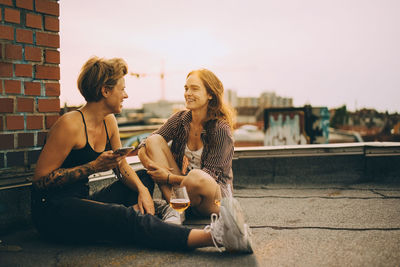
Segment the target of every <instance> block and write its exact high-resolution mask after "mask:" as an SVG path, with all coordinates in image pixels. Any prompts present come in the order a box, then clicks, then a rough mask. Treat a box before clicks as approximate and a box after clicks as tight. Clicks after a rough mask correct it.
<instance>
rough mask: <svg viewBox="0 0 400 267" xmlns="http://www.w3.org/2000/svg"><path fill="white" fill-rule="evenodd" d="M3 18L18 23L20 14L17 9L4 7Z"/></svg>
mask: <svg viewBox="0 0 400 267" xmlns="http://www.w3.org/2000/svg"><path fill="white" fill-rule="evenodd" d="M4 20H5V21H7V22H12V23H20V21H21V14H20V12H19V10H17V9H11V8H5V9H4Z"/></svg>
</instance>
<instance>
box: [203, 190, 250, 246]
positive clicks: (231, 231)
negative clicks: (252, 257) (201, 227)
mask: <svg viewBox="0 0 400 267" xmlns="http://www.w3.org/2000/svg"><path fill="white" fill-rule="evenodd" d="M205 230H206V231H210V232H211V237H212V239H213V243H214V245H215V247H216V248H217V249H218V250H219V251H221V249H220V248H219V247H220V246H223V247H225V249H226V250H227V251H230V252H243V253H253V249H252V248H251V240H250V234H251V233H250V229H249V227H248V225H247V224H245V223H244V218H243V213H242V210H241V208H240V205H239V202H238V201H237V200H236V199H234V198H223V199H222V201H221V207H220V216H219V218H218V216H217V215H216V214H215V213H213V214H212V215H211V224H210V225H208V226H206V228H205Z"/></svg>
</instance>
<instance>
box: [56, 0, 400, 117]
mask: <svg viewBox="0 0 400 267" xmlns="http://www.w3.org/2000/svg"><path fill="white" fill-rule="evenodd" d="M59 3H60V40H61V47H60V52H61V64H60V68H61V79H60V83H61V96H60V101H61V105H64V103H67V104H68V105H80V104H83V103H84V99H83V97H82V96H81V95H80V94H79V90H78V89H77V86H76V80H77V77H78V75H79V71H80V68H81V67H82V65H83V64H84V63H85V61H86V60H87V59H89V58H90V57H91V56H98V57H105V58H112V57H121V58H124V59H125V60H126V61H127V63H128V65H129V71H131V72H135V73H141V74H145V76H144V77H142V78H136V77H134V76H131V75H127V76H126V88H127V92H128V95H129V98H128V99H126V100H125V102H124V107H125V108H139V107H141V105H142V104H143V103H146V102H155V101H157V100H159V99H161V97H162V88H164V94H165V99H166V100H171V101H176V100H178V101H179V100H181V101H183V92H184V87H183V86H184V84H185V78H186V75H187V73H189V72H190V71H191V70H194V69H198V68H207V69H209V70H211V71H213V72H214V73H215V74H216V75H217V76H218V77H219V78H220V80H221V81H222V83H223V84H224V87H225V90H227V89H231V90H235V91H236V92H237V94H238V96H239V97H258V96H259V95H260V94H261V93H262V92H275V93H276V94H277V95H280V96H283V97H290V98H293V103H294V105H295V106H296V107H298V106H303V105H305V104H311V105H312V106H326V107H328V108H337V107H340V106H342V105H346V106H347V109H348V110H351V111H354V110H357V109H361V108H374V109H377V110H378V111H381V112H383V111H389V112H400V105H399V103H398V102H399V99H400V16H399V14H400V1H398V0H202V1H198V0H141V1H139V0H113V1H110V0H85V1H82V0H65V1H64V0H63V1H59ZM161 72H164V73H165V79H164V86H163V85H162V82H161V79H160V73H161Z"/></svg>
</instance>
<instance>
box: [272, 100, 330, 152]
mask: <svg viewBox="0 0 400 267" xmlns="http://www.w3.org/2000/svg"><path fill="white" fill-rule="evenodd" d="M264 129H265V139H264V145H265V146H279V145H302V144H326V143H328V142H329V110H328V108H326V107H311V106H304V107H303V108H270V109H265V110H264Z"/></svg>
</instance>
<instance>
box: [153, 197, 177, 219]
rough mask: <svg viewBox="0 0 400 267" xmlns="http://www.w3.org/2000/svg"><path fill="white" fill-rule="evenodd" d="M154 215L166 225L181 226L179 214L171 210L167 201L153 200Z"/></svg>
mask: <svg viewBox="0 0 400 267" xmlns="http://www.w3.org/2000/svg"><path fill="white" fill-rule="evenodd" d="M154 210H155V215H156V216H157V217H158V218H160V219H161V220H163V221H164V222H167V223H173V224H182V220H181V215H180V214H179V212H177V211H176V210H174V209H173V208H171V206H170V205H169V204H168V203H167V201H165V200H163V199H154Z"/></svg>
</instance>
